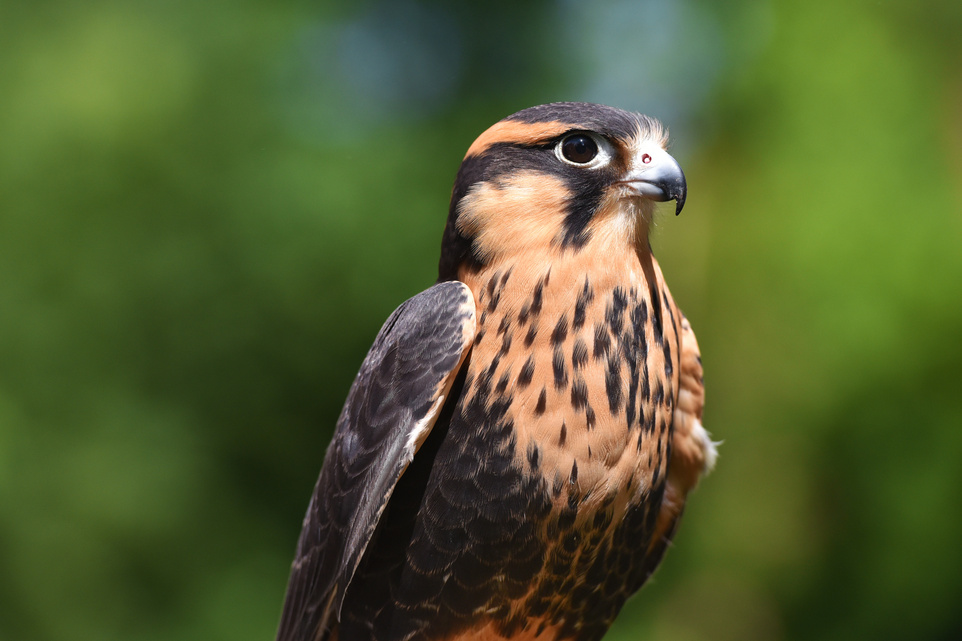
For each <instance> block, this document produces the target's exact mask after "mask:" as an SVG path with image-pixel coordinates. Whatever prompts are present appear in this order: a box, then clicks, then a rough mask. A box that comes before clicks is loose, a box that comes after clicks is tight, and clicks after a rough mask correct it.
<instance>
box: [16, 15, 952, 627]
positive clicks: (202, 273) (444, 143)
mask: <svg viewBox="0 0 962 641" xmlns="http://www.w3.org/2000/svg"><path fill="white" fill-rule="evenodd" d="M960 33H962V3H959V2H957V1H954V0H946V1H945V2H941V3H940V2H914V1H908V0H902V1H899V2H858V1H855V0H850V1H845V2H838V1H836V0H812V1H810V2H805V3H795V2H770V3H749V2H740V1H736V2H729V3H713V2H708V1H707V0H688V1H687V2H674V3H673V2H667V1H665V0H661V1H654V0H649V1H645V2H626V1H621V2H619V1H618V0H606V1H604V2H598V3H583V4H582V3H576V2H574V1H573V0H557V1H555V2H540V3H527V4H524V5H523V6H517V5H516V3H508V2H499V3H493V4H484V5H483V6H482V3H478V4H477V5H476V6H468V5H465V6H462V7H459V6H451V5H447V4H444V3H440V2H433V3H432V2H422V3H421V4H417V3H415V2H406V3H403V2H366V3H358V4H357V5H356V6H350V5H347V4H345V5H343V6H339V5H334V4H332V3H326V4H325V3H308V2H273V3H267V2H263V3H254V2H226V1H214V2H205V3H194V2H185V1H174V2H166V3H162V2H153V1H147V0H143V1H137V2H128V1H123V2H122V1H119V0H115V1H109V0H103V1H97V0H94V1H93V2H86V3H74V2H60V3H57V2H44V3H40V2H35V3H27V2H7V3H4V4H2V5H0V639H4V640H7V639H9V640H20V639H27V640H37V641H48V640H49V641H54V640H60V639H63V640H66V639H99V640H106V641H112V640H118V641H119V640H130V639H136V640H143V641H154V640H157V641H160V640H168V639H169V640H174V639H177V640H191V639H197V640H201V639H203V640H217V639H224V640H227V639H230V640H232V641H235V640H239V639H250V640H254V639H269V638H272V635H273V632H274V628H275V625H276V622H277V619H278V616H279V611H280V605H281V601H282V598H283V592H284V587H285V583H286V579H287V572H288V566H289V563H290V561H291V557H292V554H293V549H294V544H295V541H296V537H297V534H298V531H299V529H300V525H301V517H302V515H303V512H304V509H305V508H306V505H307V500H308V497H309V495H310V492H311V489H312V486H313V483H314V480H315V478H316V475H317V471H318V469H319V465H320V462H321V460H322V457H323V453H324V448H325V445H326V443H327V440H328V439H329V438H330V434H331V429H332V426H333V424H334V421H335V420H336V417H337V415H338V412H339V411H340V405H341V403H342V401H343V399H344V396H345V394H346V392H347V389H348V387H349V385H350V383H351V381H352V379H353V376H354V373H355V372H356V370H357V367H358V365H359V363H360V361H361V359H362V358H363V356H364V353H365V352H366V350H367V347H368V346H369V345H370V342H371V340H372V338H373V336H374V334H375V333H376V331H377V329H378V327H379V326H380V324H381V322H382V321H383V320H384V319H385V318H386V317H387V315H388V314H389V313H390V311H391V310H392V309H393V308H394V307H395V306H396V305H398V304H399V303H400V302H401V301H402V300H404V299H405V298H407V297H409V296H411V295H412V294H414V293H416V292H418V291H420V290H421V289H423V288H425V287H427V286H428V285H430V284H431V283H432V281H433V279H434V277H435V274H436V266H437V255H438V247H439V242H440V235H441V230H442V227H443V224H444V220H445V217H446V213H447V203H448V198H449V194H450V185H451V182H452V180H453V178H454V174H455V172H456V170H457V167H458V164H459V162H460V159H461V156H462V155H463V153H464V151H465V150H466V149H467V147H468V145H469V144H470V143H471V141H472V140H473V139H474V138H475V136H477V135H478V134H479V133H480V132H481V131H483V130H484V129H485V128H486V127H487V126H488V125H490V124H492V123H493V122H494V121H496V120H498V119H500V118H502V117H503V116H505V115H507V114H509V113H511V112H513V111H516V110H518V109H521V108H524V107H527V106H530V105H533V104H537V103H541V102H549V101H552V100H571V99H574V100H589V101H595V102H605V103H610V104H614V105H615V106H619V107H625V108H630V109H635V110H641V111H644V112H646V113H648V114H649V115H652V116H655V117H658V118H660V119H662V120H663V121H664V122H665V123H666V124H668V125H669V126H670V127H671V128H672V133H673V139H674V141H675V146H674V148H673V153H674V154H675V155H676V157H678V159H679V160H680V161H681V163H682V165H683V167H684V168H685V171H686V173H687V176H688V184H689V199H688V204H687V206H686V208H685V211H684V213H683V214H682V215H681V216H680V217H679V218H675V217H674V216H672V215H671V213H670V211H669V210H670V207H666V208H665V209H664V211H663V212H662V214H661V216H660V217H659V219H658V222H657V226H656V228H655V231H654V234H653V244H654V246H655V251H656V254H657V255H658V256H659V258H660V260H661V262H662V266H663V268H664V270H665V273H666V276H667V279H668V282H669V284H670V286H671V288H672V292H673V293H674V296H675V298H676V300H677V301H678V302H679V304H680V305H681V306H682V307H683V309H684V310H685V311H686V313H687V315H688V316H689V318H690V319H691V321H692V324H693V325H694V327H695V330H696V332H697V333H698V337H699V340H700V343H701V347H702V353H703V357H704V362H705V368H706V383H707V387H708V398H707V401H708V405H707V410H706V416H705V422H706V425H707V427H708V428H709V429H710V430H711V431H712V432H713V434H714V436H715V438H717V439H720V440H723V441H724V444H723V446H722V447H721V458H720V460H719V463H718V468H717V470H716V471H715V473H714V474H713V475H712V476H710V477H709V478H708V479H707V480H706V481H705V482H704V484H703V485H702V487H701V488H699V490H698V491H697V492H696V494H695V495H693V497H692V501H691V503H690V507H689V510H688V513H687V514H686V519H685V523H684V525H683V527H682V529H681V532H680V534H679V536H678V537H677V539H676V542H675V546H674V548H673V550H672V551H671V552H670V553H669V555H668V557H667V559H666V561H665V563H664V565H663V567H662V569H661V570H660V571H659V572H658V574H657V575H656V576H655V579H654V580H653V581H652V583H651V584H649V585H648V586H646V587H645V588H644V589H643V590H642V592H641V594H640V595H639V596H637V597H636V598H634V599H633V600H632V601H631V602H629V604H628V606H627V607H626V608H625V610H624V612H623V614H622V616H621V617H620V619H619V621H618V622H617V624H616V626H615V628H614V629H613V630H612V632H611V634H610V637H609V638H611V639H615V640H618V639H625V640H627V639H653V640H665V641H701V640H705V641H709V640H711V641H717V640H728V639H731V640H745V639H752V640H755V639H757V640H782V639H785V640H788V639H792V640H809V639H810V640H816V639H818V640H825V639H829V640H839V641H842V640H848V639H912V640H919V639H923V640H928V639H932V640H948V639H957V638H960V637H962V610H960V609H959V602H960V599H962V508H960V506H962V395H960V391H959V387H960V382H962V374H960V365H962V296H960V294H962V39H960V38H959V34H960Z"/></svg>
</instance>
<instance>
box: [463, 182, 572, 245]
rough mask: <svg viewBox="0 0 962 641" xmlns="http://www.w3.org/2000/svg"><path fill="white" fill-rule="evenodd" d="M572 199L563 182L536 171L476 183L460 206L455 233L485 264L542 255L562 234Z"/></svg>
mask: <svg viewBox="0 0 962 641" xmlns="http://www.w3.org/2000/svg"><path fill="white" fill-rule="evenodd" d="M570 198H571V192H570V191H569V190H568V188H567V187H565V186H564V183H563V182H562V181H561V180H559V179H557V178H554V177H552V176H549V175H546V174H543V173H540V172H537V171H525V172H519V173H517V174H515V175H512V176H509V177H505V178H503V179H499V180H497V181H494V182H484V183H480V184H477V185H475V186H473V187H472V188H471V189H470V190H469V191H468V193H467V195H466V196H465V197H464V198H462V199H461V202H460V203H459V204H458V230H459V231H460V232H461V233H462V234H464V235H465V236H467V237H469V238H473V239H474V246H475V249H476V251H477V252H478V253H479V254H480V256H479V258H481V259H482V260H486V261H487V260H491V259H493V258H495V257H498V256H504V255H508V254H515V253H519V252H524V251H528V250H535V249H542V250H543V249H545V248H548V247H550V246H551V245H552V243H553V241H554V240H555V239H556V238H557V237H558V236H559V235H560V234H561V233H562V230H563V229H564V221H565V211H566V208H567V206H568V202H569V200H570Z"/></svg>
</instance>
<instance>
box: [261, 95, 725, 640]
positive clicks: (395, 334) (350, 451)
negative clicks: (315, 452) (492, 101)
mask: <svg viewBox="0 0 962 641" xmlns="http://www.w3.org/2000/svg"><path fill="white" fill-rule="evenodd" d="M666 143H667V132H666V130H665V129H664V128H663V127H662V125H661V124H660V123H659V122H658V121H656V120H654V119H652V118H649V117H647V116H643V115H639V114H634V113H629V112H626V111H622V110H619V109H614V108H611V107H606V106H602V105H595V104H587V103H554V104H548V105H541V106H537V107H532V108H530V109H525V110H523V111H519V112H518V113H516V114H514V115H511V116H508V117H507V118H505V119H504V120H502V121H500V122H498V123H496V124H495V125H494V126H492V127H491V128H490V129H488V130H487V131H485V132H484V133H483V134H482V135H481V136H480V137H479V138H478V139H477V140H476V141H475V142H474V144H472V145H471V147H470V148H469V149H468V152H467V155H466V156H465V158H464V161H463V163H462V164H461V168H460V170H459V171H458V175H457V179H456V180H455V183H454V189H453V192H452V196H451V206H450V210H449V215H448V220H447V226H446V228H445V230H444V235H443V239H442V244H441V258H440V264H439V274H438V282H437V284H435V285H434V286H433V287H431V288H430V289H427V290H426V291H424V292H422V293H420V294H418V295H416V296H414V297H413V298H411V299H409V300H407V301H406V302H404V303H403V304H401V306H400V307H398V308H397V309H396V310H395V311H394V313H393V314H391V316H390V317H389V318H388V320H387V322H386V323H385V324H384V326H383V328H382V329H381V331H380V333H379V334H378V335H377V337H376V338H375V340H374V345H373V347H371V350H370V352H369V353H368V355H367V357H366V358H365V360H364V362H363V363H362V365H361V369H360V371H359V372H358V374H357V377H356V379H355V380H354V384H353V386H352V387H351V390H350V393H349V394H348V397H347V401H346V403H345V405H344V409H343V411H342V412H341V415H340V418H339V419H338V422H337V427H336V431H335V434H334V438H333V440H332V442H331V444H330V446H329V447H328V449H327V454H326V456H325V458H324V464H323V467H322V468H321V473H320V478H319V479H318V481H317V485H316V487H315V489H314V494H313V496H312V498H311V501H310V504H309V506H308V509H307V515H306V517H305V519H304V524H303V529H302V531H301V535H300V539H299V541H298V544H297V552H296V556H295V559H294V563H293V566H292V569H291V575H290V580H289V583H288V587H287V594H286V599H285V602H284V607H283V613H282V615H281V621H280V626H279V630H278V633H277V639H278V641H325V640H330V641H355V640H365V641H367V640H371V641H407V640H409V639H424V640H428V641H434V640H438V641H441V640H473V641H500V640H506V639H512V640H514V639H518V640H521V639H524V640H537V641H561V640H567V639H573V640H578V641H590V640H593V639H599V638H601V637H602V636H603V635H604V634H605V632H606V631H607V629H608V627H609V626H610V625H611V623H612V621H613V620H614V618H615V616H616V615H617V614H618V611H619V610H620V609H621V607H622V605H624V603H625V600H626V599H627V598H628V597H629V596H630V595H631V594H632V593H634V592H635V591H636V590H638V588H640V587H641V586H642V584H644V583H645V581H646V580H647V579H648V577H649V576H651V574H652V572H653V571H654V570H655V568H656V567H657V566H658V564H659V562H660V561H661V559H662V556H663V555H664V553H665V551H666V548H667V547H668V545H669V542H670V541H671V538H672V536H673V535H674V533H675V529H676V527H677V525H678V521H679V518H680V517H681V514H682V510H683V508H684V506H685V500H686V496H687V495H688V492H689V491H691V490H692V489H693V488H694V487H695V485H696V484H697V482H698V480H699V478H700V477H701V476H702V475H703V474H705V473H706V472H707V471H708V470H709V469H711V467H712V466H713V464H714V461H715V447H714V444H713V443H712V441H711V440H710V439H709V436H708V433H707V432H706V431H705V429H704V428H703V427H702V424H701V417H702V407H703V403H704V388H703V383H702V365H701V358H700V356H699V351H698V344H697V343H696V341H695V335H694V333H693V332H692V329H691V326H690V325H689V324H688V321H687V320H686V319H685V317H684V315H682V313H681V312H680V311H679V309H678V307H676V305H675V302H674V300H673V299H672V297H671V294H670V293H669V291H668V287H667V286H666V284H665V279H664V277H663V275H662V272H661V268H660V267H659V265H658V262H657V261H656V260H655V258H654V256H653V255H652V251H651V246H650V244H649V241H648V234H649V228H650V226H651V223H652V216H653V214H654V212H655V206H656V203H658V202H663V201H669V200H674V201H675V209H676V213H680V212H681V210H682V207H683V206H684V204H685V196H686V182H685V176H684V173H683V172H682V170H681V167H679V165H678V163H677V162H676V161H675V160H674V159H673V158H672V157H671V156H670V155H669V154H668V153H667V152H666V150H665V149H666Z"/></svg>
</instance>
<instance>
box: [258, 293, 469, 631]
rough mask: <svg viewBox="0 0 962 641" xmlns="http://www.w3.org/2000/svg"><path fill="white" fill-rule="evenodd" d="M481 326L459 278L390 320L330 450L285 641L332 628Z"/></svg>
mask: <svg viewBox="0 0 962 641" xmlns="http://www.w3.org/2000/svg"><path fill="white" fill-rule="evenodd" d="M475 329H476V320H475V301H474V295H473V294H472V293H471V290H470V289H469V288H468V287H467V285H464V284H463V283H460V282H457V281H451V282H446V283H439V284H437V285H435V286H434V287H431V288H430V289H428V290H426V291H424V292H422V293H420V294H418V295H417V296H414V297H413V298H411V299H409V300H407V301H405V302H404V303H403V304H401V306H400V307H398V308H397V309H396V310H395V311H394V313H393V314H391V316H390V317H389V318H388V320H387V321H386V322H385V323H384V326H383V327H382V328H381V331H380V332H379V333H378V335H377V338H376V339H375V340H374V345H373V346H372V347H371V350H370V351H369V352H368V355H367V357H366V358H365V359H364V362H363V364H362V365H361V369H360V371H359V372H358V374H357V377H356V378H355V379H354V384H353V385H352V386H351V391H350V393H349V394H348V397H347V401H346V402H345V404H344V409H343V410H342V411H341V416H340V418H339V419H338V422H337V428H336V430H335V433H334V438H333V439H332V441H331V444H330V446H329V447H328V449H327V454H326V455H325V457H324V465H323V466H322V468H321V473H320V476H319V478H318V480H317V484H316V485H315V488H314V494H313V496H312V497H311V501H310V504H309V506H308V509H307V514H306V516H305V517H304V524H303V528H302V530H301V536H300V539H299V540H298V544H297V553H296V555H295V558H294V563H293V564H292V567H291V576H290V580H289V582H288V586H287V596H286V598H285V602H284V609H283V612H282V614H281V622H280V625H279V628H278V633H277V639H278V641H306V640H312V641H313V640H318V639H322V638H325V636H326V635H327V631H328V630H329V629H330V627H331V625H332V624H333V622H332V621H331V617H332V616H335V617H336V616H337V614H338V613H339V612H340V608H341V604H342V602H343V598H344V593H345V590H346V589H347V586H348V584H349V583H350V582H351V579H352V578H353V576H354V572H355V570H356V569H357V566H358V563H360V560H361V556H362V555H363V554H364V550H365V549H366V547H367V545H368V543H369V542H370V540H371V536H372V534H373V533H374V530H375V528H376V527H377V523H378V519H379V518H380V516H381V514H382V513H383V512H384V509H385V507H386V505H387V503H388V500H389V499H390V497H391V493H392V492H393V490H394V487H395V485H396V484H397V482H398V479H399V478H400V477H401V475H402V474H403V473H404V470H405V469H406V468H407V466H408V465H409V464H410V463H411V461H412V460H413V459H414V456H415V454H416V453H417V450H418V448H419V447H420V446H421V444H422V443H423V442H424V439H425V438H427V435H428V434H429V433H430V431H431V428H432V427H433V426H434V422H435V421H436V420H437V416H438V414H439V413H440V411H441V408H442V407H443V406H444V402H445V400H446V398H447V395H448V392H449V390H450V388H451V384H452V383H453V381H454V379H455V377H456V375H457V372H458V370H459V369H460V367H461V364H462V363H463V361H464V358H465V356H466V355H467V353H468V351H469V349H470V347H471V344H472V342H473V340H474V335H475Z"/></svg>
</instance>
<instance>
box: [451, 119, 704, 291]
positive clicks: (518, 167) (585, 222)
mask: <svg viewBox="0 0 962 641" xmlns="http://www.w3.org/2000/svg"><path fill="white" fill-rule="evenodd" d="M666 143H667V132H666V131H665V129H664V128H663V127H662V125H661V123H659V122H658V121H657V120H654V119H653V118H649V117H647V116H643V115H640V114H635V113H630V112H627V111H622V110H620V109H615V108H612V107H606V106H604V105H595V104H588V103H580V102H561V103H553V104H547V105H540V106H537V107H531V108H530V109H525V110H523V111H519V112H518V113H516V114H513V115H511V116H508V117H507V118H505V119H504V120H502V121H500V122H498V123H496V124H495V125H493V126H492V127H491V128H490V129H488V130H487V131H485V132H484V133H483V134H481V136H480V137H479V138H478V139H477V140H475V141H474V144H472V145H471V147H470V148H469V149H468V153H467V155H466V156H465V158H464V162H462V164H461V168H460V170H459V171H458V176H457V179H456V180H455V183H454V190H453V192H452V195H451V208H450V212H449V216H448V223H447V228H446V229H445V233H444V240H443V243H442V252H441V264H440V276H441V279H442V280H446V279H449V278H455V273H456V270H457V268H458V266H459V265H462V264H464V263H465V262H468V263H474V264H478V265H484V264H487V263H488V262H490V261H494V260H498V259H499V258H503V257H508V256H511V255H520V254H524V253H530V252H537V251H548V250H560V251H567V250H571V251H577V250H579V249H581V248H583V247H585V246H586V245H588V244H590V243H593V242H601V243H611V242H613V243H621V244H624V243H629V244H632V245H635V246H638V247H642V246H644V247H647V242H648V229H649V224H650V221H651V215H652V213H653V211H654V203H655V202H656V201H667V200H674V201H675V203H676V205H675V210H676V213H681V210H682V207H683V206H684V204H685V196H686V184H685V174H684V173H683V172H682V170H681V167H680V166H679V165H678V163H677V162H676V161H675V159H674V158H672V157H671V156H670V155H669V154H668V152H667V151H665V145H666Z"/></svg>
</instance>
